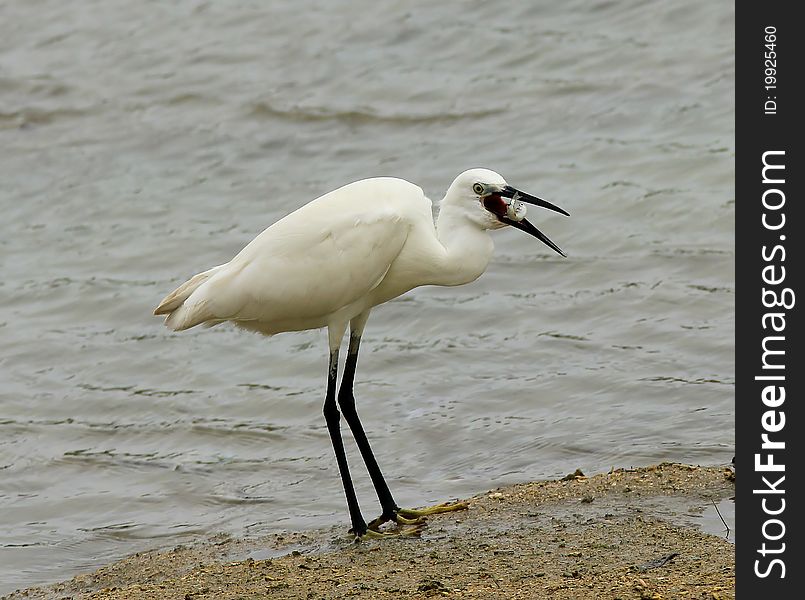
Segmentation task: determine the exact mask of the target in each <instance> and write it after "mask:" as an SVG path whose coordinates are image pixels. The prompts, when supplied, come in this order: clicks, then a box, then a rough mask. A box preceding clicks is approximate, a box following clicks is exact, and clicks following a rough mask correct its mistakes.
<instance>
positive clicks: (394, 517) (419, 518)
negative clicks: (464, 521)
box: [369, 502, 469, 531]
mask: <svg viewBox="0 0 805 600" xmlns="http://www.w3.org/2000/svg"><path fill="white" fill-rule="evenodd" d="M467 508H469V504H467V503H466V502H445V503H443V504H437V505H435V506H428V507H426V508H397V509H395V510H393V511H391V512H389V513H384V514H382V515H380V516H379V517H377V518H376V519H375V520H373V521H372V522H371V523H369V529H370V530H373V531H379V530H380V526H381V525H383V524H384V523H388V522H389V521H393V522H395V523H397V525H413V526H419V527H422V526H424V525H425V522H426V521H427V517H428V515H436V514H439V513H445V512H452V511H454V510H466V509H467Z"/></svg>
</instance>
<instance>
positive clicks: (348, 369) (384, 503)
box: [338, 327, 400, 520]
mask: <svg viewBox="0 0 805 600" xmlns="http://www.w3.org/2000/svg"><path fill="white" fill-rule="evenodd" d="M360 329H362V327H361V328H359V329H358V330H357V331H356V329H353V330H352V331H351V332H350V336H349V351H348V353H347V360H346V365H345V366H344V376H343V378H342V380H341V388H340V390H339V391H338V405H339V406H340V407H341V412H343V413H344V420H346V422H347V424H348V425H349V428H350V429H351V430H352V435H353V436H354V437H355V442H356V443H357V444H358V449H359V450H360V451H361V456H363V461H364V463H366V470H367V471H369V476H370V477H371V478H372V484H374V486H375V491H376V492H377V497H378V499H379V500H380V506H381V507H382V509H383V514H382V515H381V516H380V519H381V520H391V519H394V517H395V515H396V514H397V512H398V511H399V510H400V507H399V506H397V503H396V502H395V501H394V498H393V497H392V495H391V491H390V490H389V486H388V485H387V484H386V480H385V478H384V477H383V473H382V472H381V471H380V467H379V466H378V464H377V460H376V459H375V455H374V454H373V453H372V448H371V447H370V446H369V440H368V439H367V437H366V433H365V432H364V430H363V425H361V421H360V419H359V418H358V413H357V411H356V410H355V395H354V393H353V390H352V386H353V383H354V381H355V368H356V367H357V364H358V350H359V348H360V345H361V333H360Z"/></svg>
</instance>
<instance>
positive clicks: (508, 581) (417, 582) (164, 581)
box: [3, 463, 735, 600]
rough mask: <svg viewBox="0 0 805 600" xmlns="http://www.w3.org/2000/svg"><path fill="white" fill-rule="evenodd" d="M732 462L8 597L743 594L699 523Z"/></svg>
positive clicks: (729, 480) (132, 564) (623, 478)
mask: <svg viewBox="0 0 805 600" xmlns="http://www.w3.org/2000/svg"><path fill="white" fill-rule="evenodd" d="M734 478H735V476H734V471H733V470H732V469H730V468H728V467H727V466H706V467H700V466H693V465H682V464H676V463H661V464H658V465H653V466H649V467H641V468H634V469H613V470H612V471H610V472H609V473H603V474H598V475H594V476H591V477H585V476H584V475H583V474H581V472H580V471H577V472H576V473H575V474H571V475H568V476H567V477H564V478H562V479H560V480H547V481H535V482H531V483H525V484H518V485H513V486H507V487H503V488H497V489H494V490H491V491H488V492H485V493H482V494H479V495H477V496H475V497H473V498H469V499H467V502H469V504H470V507H469V510H464V511H458V512H451V513H444V514H440V515H433V516H431V517H429V519H428V525H427V527H425V528H424V529H423V531H422V535H421V537H420V538H394V539H384V540H367V541H364V542H361V543H358V544H356V543H353V542H352V541H351V539H350V536H348V535H347V534H346V532H345V531H343V528H342V527H340V526H339V527H336V526H333V527H330V528H326V529H320V530H313V531H308V532H299V533H278V534H272V535H268V536H264V537H261V538H258V539H235V538H231V537H229V536H213V537H211V538H208V539H205V540H201V541H199V542H197V543H194V544H192V545H181V546H177V547H175V548H173V549H168V550H165V549H162V550H153V551H149V552H141V553H137V554H134V555H132V556H129V557H127V558H124V559H122V560H120V561H116V562H114V563H112V564H110V565H107V566H104V567H101V568H100V569H98V570H97V571H95V572H93V573H87V574H80V575H77V576H75V577H73V578H72V579H70V580H68V581H65V582H62V583H58V584H53V585H48V586H43V587H35V588H28V589H26V590H17V591H16V592H12V593H11V594H9V595H7V596H4V597H3V598H4V599H6V600H21V599H23V598H25V599H50V598H58V599H60V600H66V599H67V598H70V599H72V600H84V599H92V600H132V599H137V600H140V599H143V600H146V599H148V600H150V599H154V600H157V599H159V600H162V599H174V598H175V599H177V600H213V599H214V600H217V599H219V598H220V599H233V600H234V599H236V598H243V599H246V598H282V599H290V598H311V599H312V598H345V597H353V598H396V597H406V598H409V597H410V598H434V597H447V598H489V597H494V598H556V599H562V600H563V599H568V600H570V599H579V598H591V599H592V598H600V599H611V600H615V599H616V598H619V599H623V600H626V599H631V598H636V599H653V600H662V599H666V598H668V599H670V598H706V599H709V600H726V599H729V598H734V597H735V554H734V545H733V544H732V543H731V542H730V541H727V540H726V539H724V537H719V536H717V535H713V534H710V533H705V532H703V531H701V530H700V529H699V528H698V527H696V526H694V525H692V524H691V523H693V522H695V521H696V518H697V514H698V515H701V513H702V512H703V511H704V510H706V509H708V507H710V506H712V505H714V504H715V503H717V502H719V501H721V500H724V499H726V498H730V497H733V496H734V494H735V486H734Z"/></svg>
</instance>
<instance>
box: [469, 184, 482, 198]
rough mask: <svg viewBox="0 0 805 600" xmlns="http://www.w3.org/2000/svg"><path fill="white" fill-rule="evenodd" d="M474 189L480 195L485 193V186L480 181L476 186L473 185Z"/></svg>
mask: <svg viewBox="0 0 805 600" xmlns="http://www.w3.org/2000/svg"><path fill="white" fill-rule="evenodd" d="M472 191H473V192H475V193H476V194H478V195H479V196H480V195H481V194H483V193H484V186H482V185H481V184H480V183H476V184H475V185H474V186H472Z"/></svg>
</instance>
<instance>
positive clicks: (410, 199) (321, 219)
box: [166, 179, 432, 330]
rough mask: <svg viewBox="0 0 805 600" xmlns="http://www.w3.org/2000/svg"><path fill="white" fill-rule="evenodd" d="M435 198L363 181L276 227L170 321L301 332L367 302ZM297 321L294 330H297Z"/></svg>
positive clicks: (404, 185) (394, 184) (396, 183)
mask: <svg viewBox="0 0 805 600" xmlns="http://www.w3.org/2000/svg"><path fill="white" fill-rule="evenodd" d="M430 210H431V209H430V200H428V199H427V198H426V197H425V196H424V194H423V193H422V190H421V189H420V188H419V187H417V186H415V185H413V184H410V183H408V182H405V181H402V180H398V179H372V180H363V181H360V182H356V183H353V184H350V185H347V186H344V187H343V188H339V189H338V190H334V191H333V192H330V193H329V194H325V195H324V196H321V197H320V198H317V199H316V200H314V201H312V202H310V203H308V204H306V205H305V206H303V207H302V208H300V209H298V210H297V211H295V212H293V213H291V214H290V215H288V216H286V217H285V218H283V219H281V220H280V221H277V222H276V223H274V224H273V225H272V226H271V227H269V228H268V229H266V230H265V231H263V232H262V233H261V234H260V235H258V236H257V237H256V238H255V239H254V240H252V241H251V242H250V243H249V244H248V245H247V246H246V247H245V248H244V249H243V250H242V251H241V252H240V253H239V254H238V255H237V256H236V257H235V258H233V259H232V260H231V261H230V262H229V263H227V264H226V265H224V266H223V267H222V268H220V269H219V270H217V271H216V272H215V273H214V274H212V276H211V277H210V278H209V279H208V280H207V281H204V282H203V284H202V285H200V286H199V287H198V288H197V289H196V290H195V291H194V292H193V293H192V294H191V295H190V297H189V298H187V299H186V300H185V302H184V304H183V305H182V306H181V307H180V308H178V309H177V310H176V311H175V312H174V313H173V314H171V315H170V316H169V317H168V320H167V321H166V323H167V324H168V326H170V327H172V328H174V329H187V328H189V327H193V326H194V325H198V324H199V323H203V322H220V321H224V320H233V321H244V322H245V321H253V322H258V323H264V324H267V325H268V326H267V327H265V328H262V329H263V330H271V329H272V327H271V325H272V324H279V325H278V327H279V329H278V330H284V329H282V327H283V325H282V324H285V326H287V327H289V328H291V327H292V328H294V329H306V328H308V327H320V326H321V325H322V319H324V320H326V317H327V316H328V315H332V314H333V313H336V312H337V311H339V310H341V309H343V308H346V307H349V306H350V305H352V304H354V303H356V302H358V301H360V300H361V299H362V298H363V297H365V296H366V295H367V294H368V293H369V292H370V291H372V290H373V289H374V288H375V287H376V286H378V285H379V284H380V283H381V281H382V280H383V277H384V276H385V274H386V273H387V272H388V270H389V268H390V267H391V265H392V264H393V262H394V260H395V258H396V257H397V256H398V255H399V253H400V251H401V250H402V248H403V246H404V245H405V242H406V239H407V237H408V234H409V231H410V230H411V228H412V227H413V226H414V225H415V223H417V222H419V221H422V220H428V221H429V222H430V223H431V226H432V220H430V219H431V216H430ZM289 324H291V325H289Z"/></svg>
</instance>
